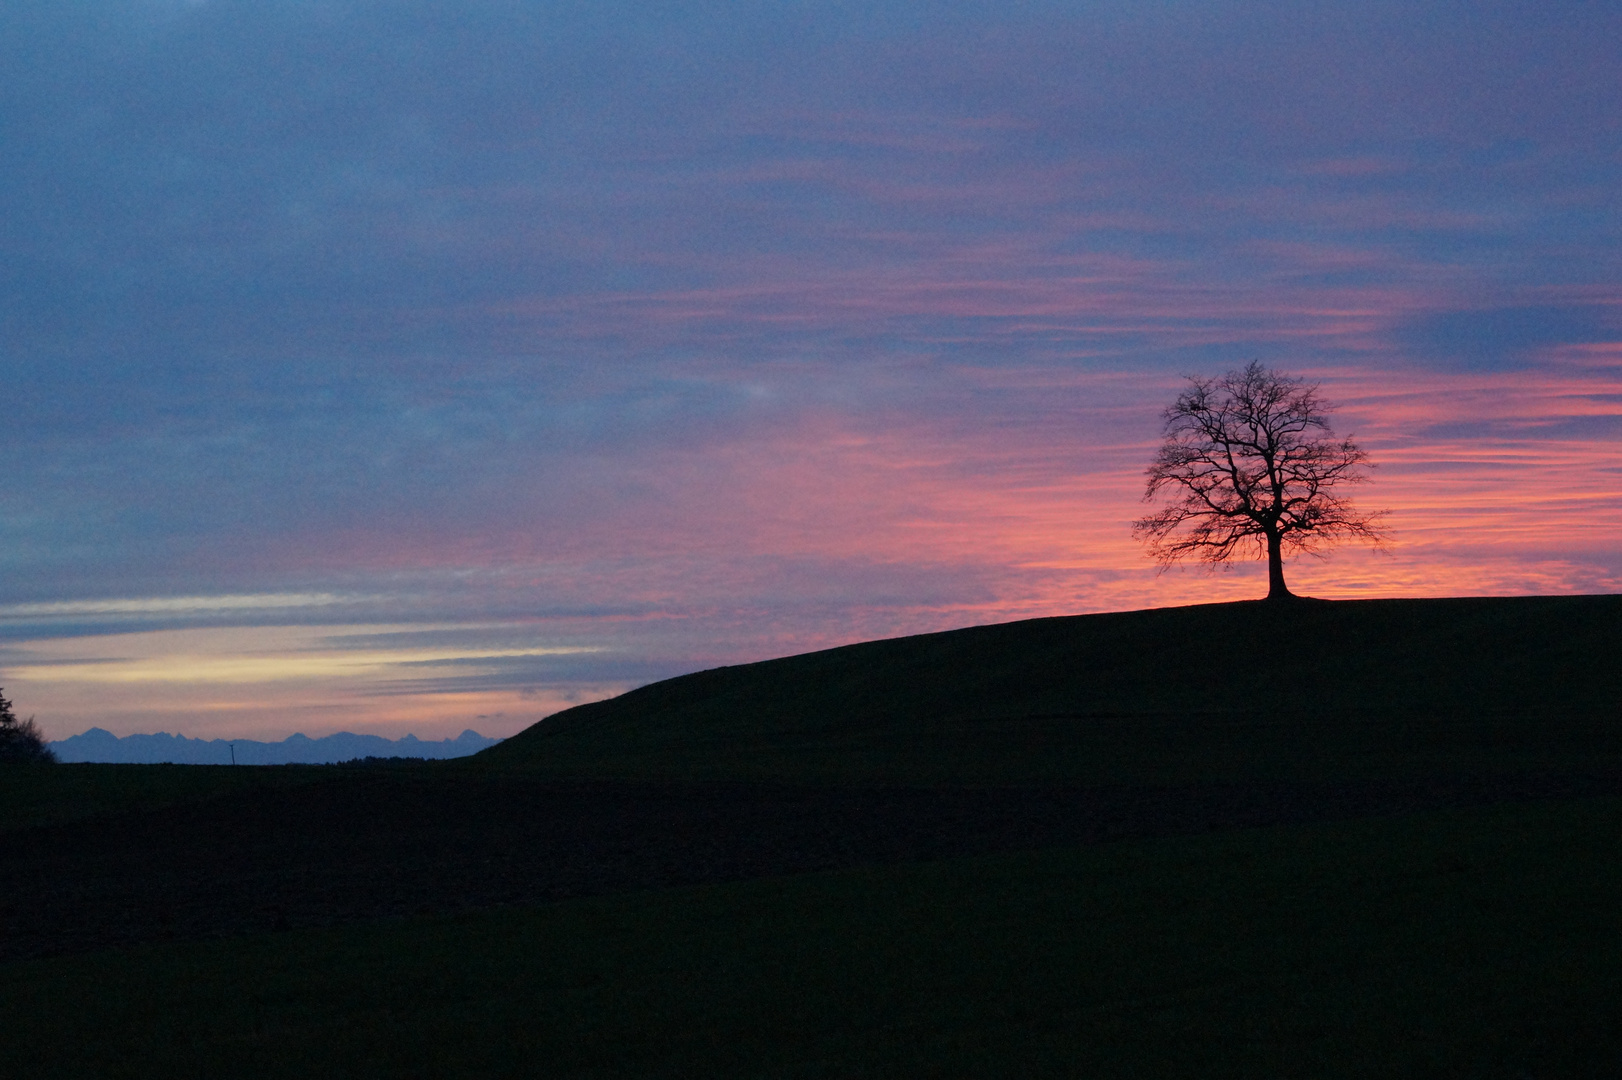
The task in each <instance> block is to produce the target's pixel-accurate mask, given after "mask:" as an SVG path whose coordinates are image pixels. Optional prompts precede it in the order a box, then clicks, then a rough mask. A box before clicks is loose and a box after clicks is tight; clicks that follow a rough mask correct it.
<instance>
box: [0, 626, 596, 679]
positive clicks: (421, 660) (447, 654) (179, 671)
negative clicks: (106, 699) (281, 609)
mask: <svg viewBox="0 0 1622 1080" xmlns="http://www.w3.org/2000/svg"><path fill="white" fill-rule="evenodd" d="M433 629H457V630H462V629H468V627H463V626H455V627H422V626H338V627H333V626H326V627H285V626H275V627H224V628H210V629H192V630H156V631H149V632H145V633H136V634H110V635H102V636H96V637H87V638H58V639H51V640H45V641H34V642H29V643H28V644H27V646H25V647H24V648H23V649H22V650H20V652H21V655H20V656H19V657H18V658H17V659H16V660H14V661H13V662H12V663H8V664H7V665H6V666H5V671H6V677H7V678H8V679H12V680H17V681H24V682H31V683H188V684H199V683H212V684H222V683H226V684H232V683H265V682H283V681H297V680H310V679H323V680H324V679H344V678H354V679H360V680H369V679H376V678H377V677H379V676H384V675H390V674H393V675H394V676H396V677H400V676H402V675H403V674H404V673H403V672H398V671H391V669H396V668H399V667H401V666H403V665H416V666H422V665H435V664H448V663H457V664H458V665H459V667H460V669H461V670H462V671H463V672H466V673H473V672H476V671H477V670H478V669H479V665H478V663H477V661H479V660H486V659H488V660H497V659H510V658H512V657H538V656H570V655H580V654H587V653H595V652H601V651H603V650H602V649H600V648H597V647H594V646H576V645H566V646H534V647H529V648H476V647H469V648H459V647H453V646H444V647H439V648H425V647H420V646H413V647H402V648H398V649H389V648H376V647H367V648H356V649H348V648H344V647H342V646H341V645H334V644H330V641H331V639H333V638H336V637H344V636H373V635H379V634H388V633H398V632H410V633H421V632H423V631H425V630H433Z"/></svg>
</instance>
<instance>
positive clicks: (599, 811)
mask: <svg viewBox="0 0 1622 1080" xmlns="http://www.w3.org/2000/svg"><path fill="white" fill-rule="evenodd" d="M1619 630H1622V598H1618V597H1562V598H1525V599H1482V600H1416V601H1371V602H1357V603H1338V602H1337V603H1322V602H1302V603H1298V604H1296V603H1292V604H1284V605H1276V604H1265V603H1263V604H1228V605H1213V606H1203V607H1191V608H1182V609H1170V610H1158V611H1141V612H1127V613H1120V614H1109V615H1089V616H1080V617H1075V618H1062V619H1043V620H1033V621H1027V622H1020V623H1011V624H1006V625H1001V626H985V627H975V628H971V629H967V630H958V631H952V632H948V633H941V634H928V635H922V636H917V637H910V638H901V639H896V640H892V641H879V642H871V643H865V644H860V645H852V646H848V647H845V648H839V649H830V650H825V651H823V652H817V653H811V654H807V655H803V656H794V657H787V658H784V659H780V660H772V661H766V662H763V663H758V664H748V665H739V666H737V667H731V668H722V669H718V670H715V671H708V672H699V673H697V674H694V675H689V676H684V677H682V678H677V679H671V680H667V681H665V682H661V683H656V684H653V685H650V686H647V687H643V688H641V689H639V690H635V691H632V692H631V693H628V694H624V695H622V696H621V697H618V698H615V699H613V700H611V701H605V702H600V703H596V704H593V705H589V706H583V707H581V708H578V709H573V710H570V711H568V712H565V713H561V714H558V715H557V716H555V717H553V718H550V719H548V720H546V721H544V722H542V723H541V724H539V725H536V726H535V727H533V728H531V729H529V730H528V731H526V732H524V733H522V734H520V735H519V736H517V737H515V738H513V739H511V740H509V741H507V742H505V743H503V744H501V745H500V746H497V747H493V748H491V749H490V750H487V751H485V752H483V753H481V754H478V755H475V756H473V757H470V758H462V759H459V760H455V761H439V762H382V763H372V764H368V765H363V764H351V765H333V766H300V765H291V766H283V767H277V768H258V769H254V768H231V767H228V766H227V767H220V766H177V765H61V766H54V767H31V768H21V769H17V770H13V772H12V773H11V774H10V775H8V776H6V777H4V778H3V779H5V780H6V781H7V782H6V783H4V784H0V882H3V883H4V885H5V889H4V894H5V895H4V903H3V904H0V972H3V973H4V975H5V978H0V1007H4V1008H9V1009H11V1011H12V1012H13V1013H15V1014H17V1015H25V1013H24V1010H27V1012H26V1015H29V1016H30V1017H31V1018H32V1019H31V1021H30V1022H29V1023H28V1024H24V1025H22V1027H21V1028H20V1029H19V1031H18V1032H17V1037H16V1038H15V1039H12V1040H10V1041H9V1042H8V1043H7V1045H6V1046H4V1047H0V1073H5V1074H8V1075H9V1074H10V1073H11V1072H16V1073H17V1074H18V1075H25V1074H26V1075H30V1076H42V1077H43V1076H58V1075H60V1076H82V1075H93V1076H123V1075H128V1076H138V1075H219V1074H221V1073H222V1072H228V1073H230V1074H232V1075H244V1076H277V1077H280V1076H295V1075H297V1076H303V1075H310V1074H312V1073H319V1074H322V1075H325V1074H328V1073H332V1074H334V1075H348V1074H353V1075H362V1074H372V1073H376V1072H377V1071H379V1069H380V1068H381V1069H382V1071H384V1072H386V1073H390V1074H398V1075H435V1076H488V1075H518V1074H522V1073H525V1072H527V1071H533V1063H534V1062H536V1061H545V1062H547V1068H548V1070H549V1072H551V1073H553V1074H555V1075H559V1076H604V1075H639V1076H641V1075H647V1076H657V1075H670V1076H682V1075H694V1074H695V1073H702V1074H704V1075H707V1076H728V1075H736V1076H762V1075H797V1076H849V1075H887V1076H889V1075H895V1076H905V1075H917V1076H939V1075H987V1076H991V1075H1010V1076H1012V1075H1018V1076H1022V1077H1024V1076H1039V1075H1053V1076H1073V1075H1099V1076H1112V1075H1119V1076H1138V1075H1187V1076H1202V1077H1204V1076H1236V1077H1237V1076H1253V1075H1313V1076H1347V1077H1351V1076H1367V1075H1391V1076H1400V1075H1415V1076H1430V1075H1437V1074H1438V1073H1442V1074H1449V1075H1452V1074H1456V1075H1470V1076H1503V1077H1506V1078H1507V1077H1519V1076H1554V1075H1559V1076H1595V1077H1598V1076H1609V1075H1612V1074H1614V1072H1615V1062H1616V1061H1617V1060H1618V1055H1619V1054H1622V1037H1619V1036H1618V1035H1617V1027H1616V1025H1615V1023H1614V1017H1613V1016H1612V1013H1614V1011H1615V1010H1614V1002H1615V1000H1616V999H1617V995H1618V993H1622V975H1619V974H1618V973H1619V972H1622V936H1619V935H1617V933H1616V917H1615V912H1616V910H1617V907H1618V905H1619V904H1622V861H1619V860H1618V858H1617V854H1616V853H1617V852H1618V851H1619V850H1622V847H1619V839H1622V797H1619V796H1622V732H1619V729H1622V723H1619V719H1622V718H1619V716H1618V703H1619V702H1622V665H1618V664H1617V663H1616V662H1615V653H1616V644H1617V643H1618V641H1619V640H1622V635H1619ZM154 1033H161V1037H156V1036H155V1035H154ZM380 1063H381V1064H380ZM1438 1063H1443V1066H1445V1067H1439V1066H1438Z"/></svg>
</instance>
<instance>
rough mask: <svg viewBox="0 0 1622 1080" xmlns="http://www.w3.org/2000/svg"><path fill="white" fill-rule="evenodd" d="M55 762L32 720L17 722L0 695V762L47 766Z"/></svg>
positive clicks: (15, 715)
mask: <svg viewBox="0 0 1622 1080" xmlns="http://www.w3.org/2000/svg"><path fill="white" fill-rule="evenodd" d="M55 760H56V755H55V754H54V753H52V752H51V748H50V747H49V746H47V745H46V743H45V736H44V735H42V734H41V733H40V730H39V725H38V724H36V723H34V718H33V717H32V716H30V717H29V718H28V719H27V720H18V719H17V714H16V713H15V712H13V711H12V709H11V702H9V701H7V700H6V698H5V695H4V693H0V762H23V763H33V764H49V763H51V762H54V761H55Z"/></svg>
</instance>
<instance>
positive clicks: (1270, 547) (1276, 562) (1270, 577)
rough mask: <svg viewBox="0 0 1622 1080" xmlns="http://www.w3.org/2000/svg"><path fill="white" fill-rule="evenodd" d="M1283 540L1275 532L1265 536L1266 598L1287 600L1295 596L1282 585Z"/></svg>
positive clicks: (1287, 587)
mask: <svg viewBox="0 0 1622 1080" xmlns="http://www.w3.org/2000/svg"><path fill="white" fill-rule="evenodd" d="M1282 540H1283V538H1282V537H1281V536H1279V534H1278V533H1276V532H1270V533H1268V534H1267V598H1268V599H1269V600H1289V599H1291V598H1292V597H1294V596H1295V594H1294V593H1292V592H1291V591H1290V589H1289V586H1287V585H1285V584H1284V549H1283V545H1282V543H1281V541H1282Z"/></svg>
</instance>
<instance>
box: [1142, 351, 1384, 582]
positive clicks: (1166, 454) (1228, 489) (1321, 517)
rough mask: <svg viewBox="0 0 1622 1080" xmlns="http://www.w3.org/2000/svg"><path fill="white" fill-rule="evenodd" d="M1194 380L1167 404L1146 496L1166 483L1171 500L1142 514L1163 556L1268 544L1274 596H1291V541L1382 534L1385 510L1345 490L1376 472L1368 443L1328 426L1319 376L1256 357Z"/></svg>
mask: <svg viewBox="0 0 1622 1080" xmlns="http://www.w3.org/2000/svg"><path fill="white" fill-rule="evenodd" d="M1188 382H1189V388H1188V389H1187V390H1184V391H1183V392H1182V393H1181V394H1179V395H1178V396H1177V401H1176V403H1175V404H1173V405H1172V406H1171V407H1170V408H1168V409H1167V410H1166V411H1165V413H1164V414H1163V417H1164V419H1165V422H1166V429H1165V442H1164V444H1162V446H1161V447H1160V452H1159V453H1157V454H1156V455H1155V459H1154V462H1153V463H1152V464H1151V465H1150V466H1149V470H1148V476H1149V486H1148V490H1147V491H1146V492H1144V496H1143V497H1144V501H1146V502H1148V501H1151V500H1153V499H1154V498H1155V497H1156V496H1157V495H1162V494H1167V495H1169V497H1170V502H1169V503H1168V505H1166V506H1165V508H1164V509H1162V510H1161V511H1160V512H1159V513H1155V514H1151V515H1149V516H1148V517H1146V518H1142V519H1140V520H1139V521H1137V522H1134V523H1133V526H1132V534H1133V535H1134V536H1135V537H1137V538H1138V539H1140V540H1143V541H1145V542H1146V543H1147V544H1148V545H1149V554H1150V555H1151V556H1153V557H1154V558H1155V559H1156V560H1158V561H1159V562H1160V564H1161V566H1162V567H1166V566H1170V565H1171V564H1172V563H1175V562H1178V561H1180V560H1182V559H1185V558H1189V557H1193V558H1197V559H1200V560H1202V561H1204V562H1209V563H1212V564H1218V563H1225V562H1227V561H1228V560H1229V559H1231V558H1233V557H1234V555H1235V554H1240V555H1244V554H1248V553H1251V552H1254V553H1256V554H1258V555H1260V554H1261V553H1263V552H1265V553H1266V555H1267V582H1268V587H1267V596H1268V599H1283V598H1287V597H1289V596H1291V595H1292V594H1291V593H1290V590H1289V589H1288V588H1287V587H1286V586H1285V584H1284V553H1285V552H1286V551H1304V552H1308V553H1311V554H1319V553H1321V551H1322V549H1323V548H1324V547H1326V546H1328V545H1330V544H1333V543H1336V542H1339V541H1342V540H1364V541H1368V542H1370V543H1373V544H1376V545H1378V544H1380V543H1381V541H1383V540H1384V534H1383V533H1382V532H1381V530H1380V528H1379V522H1380V519H1381V517H1382V516H1383V512H1376V513H1370V514H1363V513H1359V512H1358V511H1357V510H1356V509H1355V508H1354V507H1353V506H1352V504H1351V502H1350V501H1348V500H1347V499H1346V498H1344V497H1343V496H1341V495H1339V494H1338V493H1337V489H1339V488H1341V487H1343V486H1344V485H1348V484H1357V483H1361V482H1362V481H1364V480H1366V479H1367V473H1366V472H1365V470H1366V469H1367V468H1368V467H1369V462H1368V455H1367V454H1365V453H1364V452H1363V451H1362V450H1361V449H1360V448H1359V447H1358V446H1357V444H1356V443H1354V442H1352V441H1351V440H1350V439H1336V438H1335V437H1334V435H1333V434H1332V433H1331V432H1330V430H1329V423H1328V420H1327V414H1328V413H1329V410H1330V407H1329V405H1328V404H1327V403H1326V402H1325V401H1324V400H1323V399H1322V398H1320V397H1319V396H1318V388H1317V387H1316V386H1311V385H1308V384H1306V383H1304V382H1303V381H1302V380H1300V379H1294V378H1291V377H1289V376H1287V375H1283V374H1281V373H1279V372H1277V371H1274V370H1272V369H1271V368H1268V367H1264V366H1262V364H1261V363H1260V362H1256V361H1252V362H1251V364H1250V365H1249V366H1248V367H1246V368H1245V369H1244V370H1242V371H1230V372H1228V373H1227V374H1226V375H1224V376H1223V377H1222V378H1220V379H1202V378H1198V377H1196V376H1190V377H1189V380H1188Z"/></svg>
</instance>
